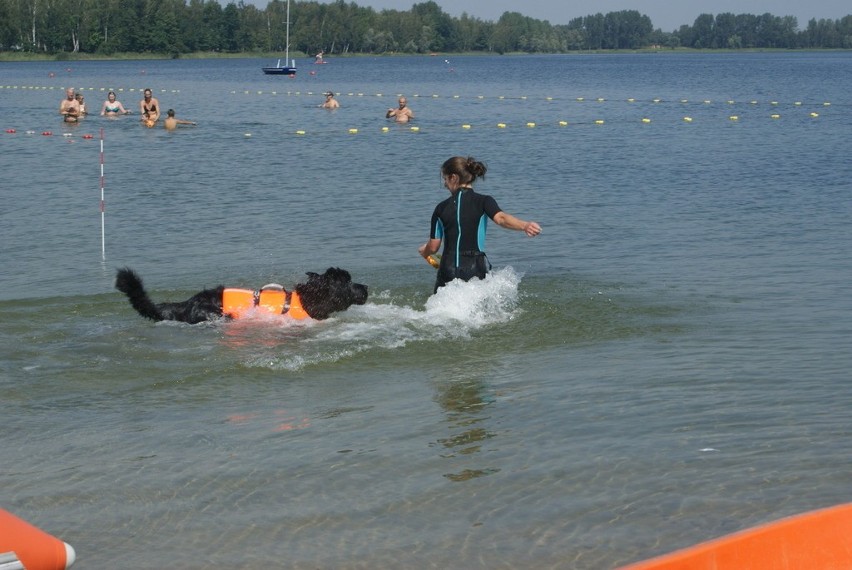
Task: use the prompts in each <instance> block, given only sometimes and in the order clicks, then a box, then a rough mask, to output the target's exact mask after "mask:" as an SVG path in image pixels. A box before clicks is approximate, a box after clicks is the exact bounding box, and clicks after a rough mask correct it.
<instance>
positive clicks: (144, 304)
mask: <svg viewBox="0 0 852 570" xmlns="http://www.w3.org/2000/svg"><path fill="white" fill-rule="evenodd" d="M115 288H116V289H118V290H119V291H121V292H122V293H124V294H125V295H127V298H128V299H130V304H131V305H132V306H133V308H134V309H136V312H137V313H139V314H140V315H142V316H143V317H146V318H148V319H151V320H152V321H162V320H165V316H163V313H162V312H161V311H160V309H159V307H157V305H156V303H154V302H153V301H152V300H151V298H150V297H149V296H148V293H146V292H145V287H144V286H143V285H142V278H141V277H139V276H138V275H137V274H136V272H135V271H133V270H132V269H130V268H129V267H125V268H124V269H119V270H118V273H117V274H116V276H115Z"/></svg>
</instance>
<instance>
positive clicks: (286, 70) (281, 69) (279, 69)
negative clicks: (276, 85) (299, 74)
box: [261, 0, 296, 77]
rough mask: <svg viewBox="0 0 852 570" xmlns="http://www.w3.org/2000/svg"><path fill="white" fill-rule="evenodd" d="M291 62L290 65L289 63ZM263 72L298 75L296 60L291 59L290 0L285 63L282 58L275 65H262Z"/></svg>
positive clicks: (288, 4) (288, 2) (288, 0)
mask: <svg viewBox="0 0 852 570" xmlns="http://www.w3.org/2000/svg"><path fill="white" fill-rule="evenodd" d="M288 62H289V63H290V65H289V66H288V65H287V63H288ZM261 69H263V72H264V73H265V74H267V75H289V76H290V77H294V76H295V75H296V60H295V59H294V60H292V61H291V60H290V0H287V37H286V46H285V47H284V65H281V60H280V59H279V60H278V64H277V65H276V66H275V67H262V68H261Z"/></svg>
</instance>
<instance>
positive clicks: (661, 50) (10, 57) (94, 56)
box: [0, 47, 852, 63]
mask: <svg viewBox="0 0 852 570" xmlns="http://www.w3.org/2000/svg"><path fill="white" fill-rule="evenodd" d="M847 51H852V50H850V49H842V48H834V49H831V48H807V49H805V48H799V49H795V48H743V49H700V48H684V47H677V48H665V47H647V48H637V49H597V50H594V49H593V50H572V51H568V52H555V53H542V52H539V53H528V52H511V53H503V54H500V53H493V52H491V53H489V52H481V51H474V52H431V53H428V54H425V53H424V54H418V53H404V52H398V53H381V54H370V53H348V54H338V55H334V56H333V57H334V58H335V59H355V58H364V57H372V58H385V57H411V56H419V57H435V56H441V57H458V56H474V57H500V56H503V55H514V56H518V55H521V56H525V55H564V56H571V55H575V56H589V55H613V54H637V55H643V54H694V53H717V54H731V53H742V54H746V53H778V52H788V53H806V52H811V53H813V52H817V53H824V52H847ZM279 55H280V54H278V52H257V53H220V52H192V53H181V54H166V53H151V52H147V53H114V54H111V55H105V54H98V53H80V52H77V53H73V52H72V53H68V52H61V53H57V54H47V53H31V52H0V62H8V63H12V62H17V63H22V62H23V63H25V62H55V61H162V60H169V59H184V60H187V59H190V60H191V59H256V58H257V59H263V58H266V59H269V58H272V59H274V58H276V57H278V56H279ZM290 57H291V59H314V57H313V56H310V55H307V54H305V53H301V52H295V53H291V54H290Z"/></svg>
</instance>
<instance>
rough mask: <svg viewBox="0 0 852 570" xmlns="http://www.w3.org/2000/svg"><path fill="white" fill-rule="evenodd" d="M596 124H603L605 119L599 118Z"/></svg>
mask: <svg viewBox="0 0 852 570" xmlns="http://www.w3.org/2000/svg"><path fill="white" fill-rule="evenodd" d="M595 124H596V125H602V124H604V122H603V119H598V120H597V121H595Z"/></svg>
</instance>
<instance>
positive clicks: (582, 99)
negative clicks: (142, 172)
mask: <svg viewBox="0 0 852 570" xmlns="http://www.w3.org/2000/svg"><path fill="white" fill-rule="evenodd" d="M67 88H72V89H74V90H75V91H89V92H93V91H98V92H103V93H108V92H109V91H115V92H116V93H135V92H143V91H144V90H145V89H146V87H114V86H99V87H94V86H90V87H76V86H73V85H0V89H8V90H33V91H41V90H45V91H65V89H67ZM154 91H155V92H156V93H161V94H179V93H181V90H180V89H154ZM324 93H325V90H324V89H320V90H314V89H296V90H294V89H288V90H286V91H285V90H276V89H269V90H267V89H241V90H231V91H230V94H231V95H257V96H271V97H321V96H322V95H323V94H324ZM335 95H337V96H338V97H341V98H342V97H354V98H364V97H373V98H398V97H402V96H405V97H408V98H410V99H419V100H429V99H451V100H455V101H465V100H468V101H469V100H473V101H526V102H533V101H539V102H541V101H544V102H548V103H578V104H581V103H582V104H601V103H629V104H641V103H648V104H654V105H672V104H677V105H705V106H706V105H727V106H732V105H733V106H740V105H742V106H752V107H754V106H763V105H768V106H771V107H779V106H795V107H813V106H818V107H830V106H835V105H836V106H839V107H849V106H852V102H850V103H833V102H831V101H807V102H806V101H805V100H804V99H794V100H792V101H779V100H771V99H769V100H760V99H757V98H748V99H741V100H735V99H707V98H701V97H695V98H679V99H665V98H662V97H653V98H651V99H637V98H635V97H628V98H626V99H612V98H607V97H586V96H571V95H567V96H554V95H538V96H535V97H531V96H528V95H502V94H477V95H460V94H449V95H447V94H441V93H412V94H405V93H384V92H366V91H345V92H337V93H335Z"/></svg>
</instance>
